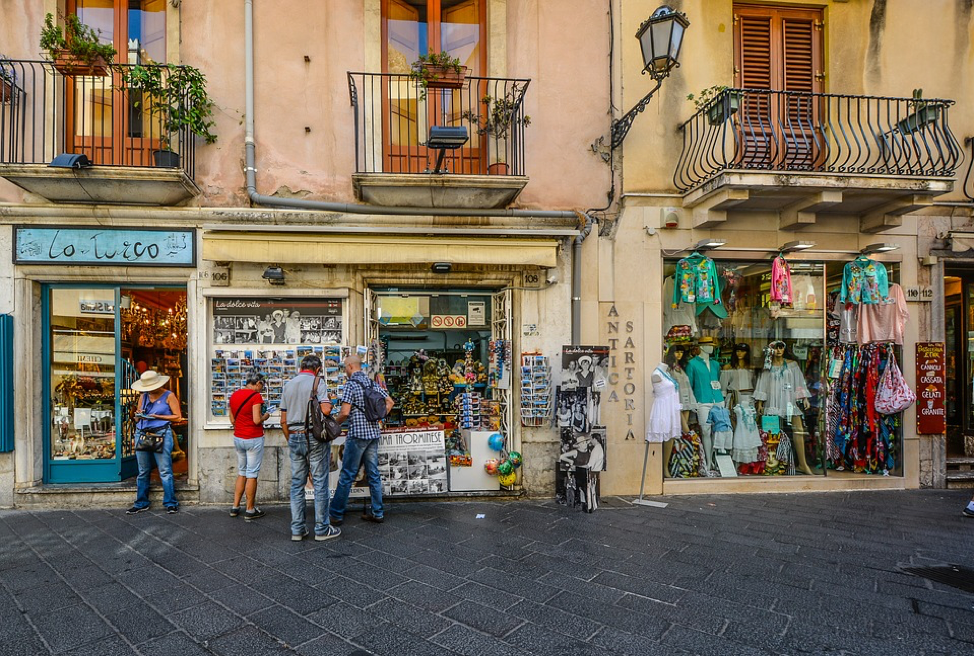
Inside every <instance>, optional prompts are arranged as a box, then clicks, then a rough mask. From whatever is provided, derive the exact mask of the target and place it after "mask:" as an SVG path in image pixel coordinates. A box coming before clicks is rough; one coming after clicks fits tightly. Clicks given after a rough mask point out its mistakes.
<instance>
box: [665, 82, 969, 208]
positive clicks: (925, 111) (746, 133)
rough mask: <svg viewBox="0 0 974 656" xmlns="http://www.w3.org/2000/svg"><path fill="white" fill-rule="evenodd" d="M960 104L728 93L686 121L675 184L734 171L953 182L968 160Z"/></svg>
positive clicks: (763, 91) (765, 91)
mask: <svg viewBox="0 0 974 656" xmlns="http://www.w3.org/2000/svg"><path fill="white" fill-rule="evenodd" d="M953 104H954V101H952V100H942V99H925V98H924V99H916V98H888V97H878V96H850V95H841V94H827V93H808V92H802V91H772V90H769V89H726V90H725V91H724V92H722V93H721V94H720V95H719V96H718V97H717V98H715V99H714V100H713V101H711V102H710V103H709V104H707V105H706V106H705V107H703V108H701V109H700V110H699V111H698V112H697V113H696V114H694V115H693V116H692V117H691V118H690V120H688V121H687V122H685V123H683V124H682V125H681V126H680V129H681V130H682V132H683V151H682V153H681V154H680V159H679V162H678V163H677V167H676V172H675V173H674V176H673V181H674V183H675V184H676V187H677V188H678V189H680V190H681V191H687V190H689V189H692V188H694V187H696V186H698V185H700V184H702V183H704V182H706V181H707V180H709V179H710V178H712V177H713V176H715V175H716V174H718V173H721V172H722V171H727V170H749V171H774V172H809V173H823V174H832V175H903V176H917V177H931V178H949V177H951V176H952V175H953V173H954V170H955V169H956V168H957V167H958V166H960V164H961V163H962V162H963V159H964V154H963V149H962V148H961V146H960V144H959V143H958V142H957V140H956V139H955V138H954V135H953V133H952V132H951V130H950V122H949V120H948V119H949V114H950V107H951V106H952V105H953Z"/></svg>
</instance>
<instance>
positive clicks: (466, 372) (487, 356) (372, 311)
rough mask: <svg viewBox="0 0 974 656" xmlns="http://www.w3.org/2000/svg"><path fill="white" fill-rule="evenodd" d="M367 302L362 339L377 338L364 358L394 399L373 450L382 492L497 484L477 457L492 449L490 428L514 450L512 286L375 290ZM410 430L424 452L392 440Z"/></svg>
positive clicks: (490, 454) (478, 488)
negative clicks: (377, 448) (379, 442)
mask: <svg viewBox="0 0 974 656" xmlns="http://www.w3.org/2000/svg"><path fill="white" fill-rule="evenodd" d="M365 302H366V307H367V308H369V312H368V330H367V333H368V334H367V343H368V344H376V345H379V346H378V353H370V357H369V360H370V362H375V363H376V367H377V370H376V375H377V378H380V379H382V380H384V381H385V384H386V387H387V389H388V391H389V394H390V395H391V396H392V397H393V398H394V399H395V401H396V405H395V407H394V408H393V411H392V413H391V414H390V416H389V417H388V419H387V420H386V421H385V422H384V423H383V426H384V429H383V435H384V438H385V437H386V436H387V435H388V436H389V439H384V440H383V442H382V445H380V456H379V457H380V467H381V468H384V469H383V480H384V481H388V482H387V483H386V485H387V488H388V490H387V491H388V493H389V494H391V495H393V496H395V495H404V494H408V495H416V494H439V493H448V492H458V493H463V492H489V491H497V490H499V489H500V485H499V479H498V478H497V477H496V476H491V475H490V474H489V473H487V472H486V471H485V468H484V465H485V463H486V462H487V461H488V460H490V459H491V458H496V457H498V451H499V449H497V450H495V449H493V448H492V446H491V444H493V445H494V446H497V445H498V438H497V437H494V439H493V442H492V441H491V437H492V436H495V435H497V434H500V435H502V436H503V438H504V444H505V447H506V448H507V449H511V448H513V447H512V445H511V441H512V439H513V436H512V435H511V434H510V426H511V420H510V415H509V413H510V379H511V375H510V362H511V358H510V344H511V342H510V325H511V316H510V313H511V309H510V308H511V296H510V291H500V292H495V291H486V290H477V289H435V290H431V289H403V288H375V289H369V290H367V291H366V298H365ZM414 434H425V435H426V436H427V437H426V438H425V439H424V440H423V443H424V444H426V445H427V448H426V451H427V453H419V451H418V450H409V449H405V450H404V449H402V448H399V447H398V446H397V444H400V443H402V442H403V441H404V440H403V439H399V437H398V436H405V435H414ZM440 435H442V438H440V437H439V436H440ZM428 436H433V437H435V438H436V439H432V438H430V437H428ZM408 439H409V440H413V439H414V438H412V437H410V438H408ZM441 439H442V441H440V440H441ZM413 443H415V442H413ZM440 444H441V445H442V446H439V445H440ZM382 446H386V451H387V452H386V453H382V451H383V448H381V447H382Z"/></svg>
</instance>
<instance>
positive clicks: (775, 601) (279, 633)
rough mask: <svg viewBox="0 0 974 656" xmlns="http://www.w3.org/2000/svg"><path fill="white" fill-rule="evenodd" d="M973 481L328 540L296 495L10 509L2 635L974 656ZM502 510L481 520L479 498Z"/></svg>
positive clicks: (350, 529) (264, 646)
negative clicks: (298, 533)
mask: <svg viewBox="0 0 974 656" xmlns="http://www.w3.org/2000/svg"><path fill="white" fill-rule="evenodd" d="M967 498H968V496H967V493H966V492H965V491H963V490H961V491H949V492H945V491H919V492H860V493H827V494H821V493H819V494H812V493H810V494H804V495H794V494H792V495H783V494H767V495H746V496H744V495H735V496H695V497H670V498H667V499H662V501H666V502H668V503H669V505H668V507H666V508H648V507H642V506H631V505H629V504H628V503H625V502H624V501H623V500H621V499H605V500H604V501H605V505H604V507H603V509H601V510H599V511H597V512H595V513H594V514H591V515H588V514H583V513H580V512H577V511H572V510H568V509H566V508H563V507H560V506H557V505H556V504H554V503H553V502H550V501H546V502H535V501H517V502H441V503H398V504H393V505H392V506H391V508H390V512H389V514H388V517H387V520H386V522H385V523H384V524H382V525H376V524H368V523H365V522H362V521H361V520H359V519H358V517H357V515H353V516H351V517H350V518H349V519H348V520H347V521H346V524H345V526H344V527H343V531H344V532H343V534H342V536H341V537H340V538H339V539H337V540H332V541H329V542H314V541H309V540H307V539H306V540H305V541H303V542H291V541H290V540H289V536H288V514H289V511H288V509H287V508H286V507H283V506H277V507H272V508H267V509H266V510H267V511H268V514H267V516H266V517H265V518H263V519H260V520H258V521H254V522H251V523H245V522H244V521H243V518H242V517H238V518H236V519H231V518H230V517H228V516H227V513H226V509H224V508H214V507H196V508H193V507H187V508H184V509H183V510H182V511H181V512H180V513H179V514H177V515H167V514H165V513H164V512H159V511H155V510H154V511H150V512H146V513H142V514H139V515H134V516H126V515H125V514H123V512H122V511H120V510H114V509H113V510H76V511H50V510H48V511H36V512H27V511H6V512H3V513H0V613H2V618H3V621H2V622H0V653H2V654H4V655H6V654H25V655H30V656H34V655H35V654H48V653H57V654H72V655H75V654H77V655H81V654H83V655H85V656H100V655H105V656H114V655H122V654H143V655H146V656H154V655H157V654H158V655H163V654H165V655H169V654H179V655H182V656H196V655H201V654H226V655H231V654H233V655H237V654H294V653H298V654H306V655H311V654H328V655H336V656H337V655H340V656H348V655H349V654H352V653H362V652H360V651H358V650H364V652H365V653H368V654H383V655H385V654H388V655H393V654H396V655H400V654H405V655H418V656H424V655H441V654H464V655H468V656H514V655H522V654H526V655H532V654H533V655H537V656H548V655H551V656H576V655H577V656H581V655H587V654H605V655H609V656H613V655H620V654H633V655H639V656H647V655H652V654H684V653H693V654H722V655H723V654H766V653H773V654H804V653H811V654H841V653H847V654H884V655H886V654H971V653H974V594H969V593H965V592H963V591H961V590H959V589H956V588H953V587H947V586H945V585H941V584H935V583H931V582H929V581H928V580H926V579H924V578H918V577H915V576H911V575H908V574H905V573H902V572H901V571H899V569H898V567H899V566H901V565H907V564H913V565H924V564H927V565H931V564H939V563H953V564H957V565H961V566H966V567H974V555H972V553H971V550H972V547H974V520H971V519H965V518H964V517H962V516H961V514H960V509H961V507H962V506H963V504H964V503H965V501H966V500H967ZM481 514H482V515H483V517H482V518H479V517H478V515H481Z"/></svg>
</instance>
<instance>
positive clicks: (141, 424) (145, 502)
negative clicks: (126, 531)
mask: <svg viewBox="0 0 974 656" xmlns="http://www.w3.org/2000/svg"><path fill="white" fill-rule="evenodd" d="M168 382H169V376H163V375H161V374H159V372H157V371H153V370H152V369H147V370H146V371H145V372H144V373H143V374H142V376H141V377H140V378H139V380H137V381H135V382H134V383H132V389H133V390H135V391H136V392H142V394H140V395H139V401H138V405H137V406H136V407H137V410H136V415H135V416H136V418H137V419H136V422H135V430H136V434H135V443H136V446H138V443H139V439H140V438H141V437H142V436H143V435H144V434H145V433H146V432H149V431H151V432H153V433H162V434H163V444H162V452H161V453H156V452H155V451H139V450H136V451H135V460H136V462H138V464H139V475H138V477H137V478H136V479H135V486H136V496H135V504H134V505H133V506H132V507H131V508H129V509H128V510H126V511H125V513H126V514H128V515H135V514H137V513H140V512H143V511H145V510H148V509H149V503H150V502H149V475H150V474H152V463H153V461H154V462H155V464H156V468H157V469H158V470H159V480H160V481H161V482H162V505H164V506H165V507H166V511H167V512H168V513H169V514H170V515H172V514H174V513H176V512H177V511H178V510H179V501H177V500H176V489H175V485H174V483H173V477H172V449H173V434H172V422H174V421H180V420H181V419H182V418H183V413H182V411H181V410H180V408H179V399H177V398H176V395H175V394H173V393H172V392H170V391H169V390H167V389H163V386H164V385H165V384H166V383H168Z"/></svg>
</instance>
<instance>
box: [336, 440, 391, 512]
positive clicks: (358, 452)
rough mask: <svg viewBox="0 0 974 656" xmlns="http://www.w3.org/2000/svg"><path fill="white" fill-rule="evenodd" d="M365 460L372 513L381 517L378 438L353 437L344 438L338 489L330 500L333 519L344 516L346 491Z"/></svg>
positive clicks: (346, 499)
mask: <svg viewBox="0 0 974 656" xmlns="http://www.w3.org/2000/svg"><path fill="white" fill-rule="evenodd" d="M363 460H364V461H365V477H366V478H367V479H368V481H369V493H370V494H371V495H372V514H373V515H375V516H376V517H382V510H383V509H382V476H381V475H380V474H379V440H360V439H356V438H354V437H346V438H345V455H344V456H342V473H341V474H339V475H338V489H336V490H335V498H334V499H332V502H331V515H332V517H334V518H335V519H341V518H342V517H344V516H345V505H346V504H347V503H348V493H349V492H350V491H351V489H352V481H354V480H355V477H356V476H357V475H358V470H359V468H360V467H361V466H362V461H363Z"/></svg>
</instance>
